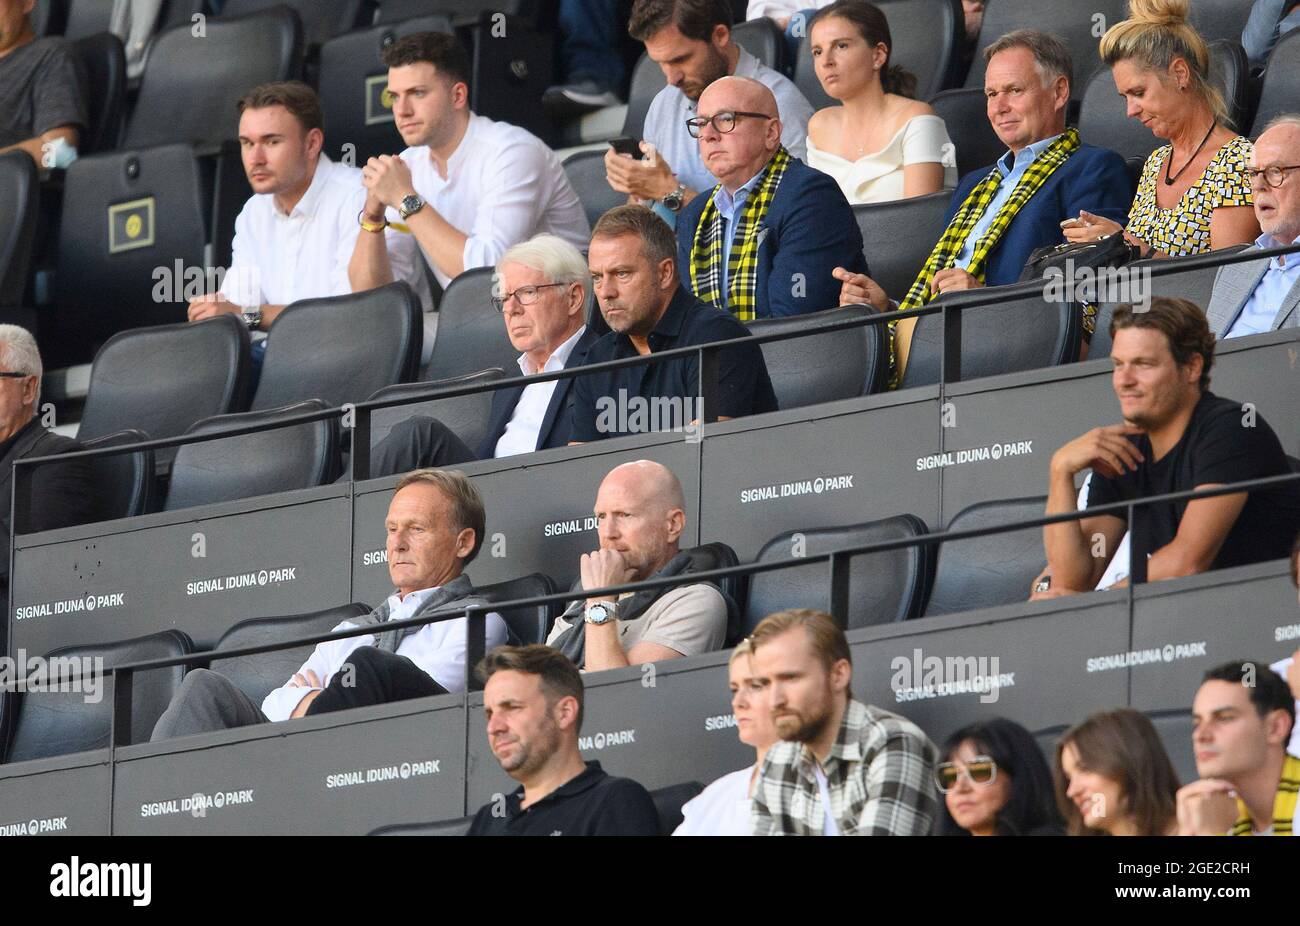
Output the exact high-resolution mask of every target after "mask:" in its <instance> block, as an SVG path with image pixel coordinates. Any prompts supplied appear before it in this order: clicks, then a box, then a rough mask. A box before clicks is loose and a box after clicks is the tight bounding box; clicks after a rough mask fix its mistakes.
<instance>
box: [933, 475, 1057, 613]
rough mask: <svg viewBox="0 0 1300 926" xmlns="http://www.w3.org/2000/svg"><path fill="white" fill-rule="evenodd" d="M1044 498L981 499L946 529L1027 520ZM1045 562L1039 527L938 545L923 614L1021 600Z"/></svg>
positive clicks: (1039, 508)
mask: <svg viewBox="0 0 1300 926" xmlns="http://www.w3.org/2000/svg"><path fill="white" fill-rule="evenodd" d="M1046 504H1047V497H1046V496H1037V497H1034V498H1017V499H1009V500H1007V501H995V502H980V503H978V504H975V505H971V506H970V507H968V508H964V509H963V510H961V511H959V512H958V513H957V515H956V516H955V517H954V518H953V519H952V520H951V521H949V522H948V526H947V528H945V529H946V530H950V531H962V530H972V529H980V528H986V527H994V526H997V525H999V524H1012V523H1014V522H1016V521H1027V520H1029V519H1030V518H1038V517H1042V515H1043V510H1044V508H1045V506H1046ZM1045 562H1047V560H1046V554H1045V553H1044V552H1043V529H1042V528H1041V527H1029V528H1025V529H1023V530H1018V531H1009V532H1007V533H1003V534H989V535H988V536H984V537H975V538H973V539H970V540H953V541H950V542H948V543H945V544H943V545H942V546H940V548H939V564H938V567H937V568H936V570H935V575H934V587H933V588H932V589H931V590H930V600H929V603H928V604H927V605H926V608H925V616H926V617H933V616H935V615H936V614H954V613H956V612H958V611H974V610H976V609H977V608H992V607H996V606H998V605H1004V604H1013V603H1015V602H1017V601H1024V600H1025V599H1027V598H1028V597H1029V585H1030V583H1031V582H1032V581H1033V580H1034V577H1035V576H1037V575H1038V573H1039V571H1041V570H1042V568H1043V564H1044V563H1045Z"/></svg>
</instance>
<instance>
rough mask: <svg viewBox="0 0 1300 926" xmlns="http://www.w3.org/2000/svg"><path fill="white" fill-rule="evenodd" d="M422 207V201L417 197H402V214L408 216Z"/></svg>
mask: <svg viewBox="0 0 1300 926" xmlns="http://www.w3.org/2000/svg"><path fill="white" fill-rule="evenodd" d="M423 205H424V200H422V199H421V198H420V197H419V196H416V195H411V196H404V197H402V212H403V213H404V214H408V215H409V214H410V213H412V212H415V211H416V210H417V209H419V208H420V207H421V206H423Z"/></svg>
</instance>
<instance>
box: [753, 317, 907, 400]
mask: <svg viewBox="0 0 1300 926" xmlns="http://www.w3.org/2000/svg"><path fill="white" fill-rule="evenodd" d="M873 314H875V309H873V308H871V307H870V306H861V305H847V306H844V307H843V308H838V309H827V310H825V311H823V312H813V313H811V314H808V315H795V316H790V317H786V318H764V319H759V320H757V321H753V322H750V323H749V330H750V331H752V332H753V333H754V334H770V333H772V332H776V331H803V330H806V329H809V328H814V327H817V326H818V325H820V324H827V323H832V322H838V321H844V320H847V319H850V318H864V317H868V316H870V315H873ZM762 348H763V359H764V361H766V363H767V370H768V373H769V374H770V375H771V377H772V388H773V389H774V390H775V391H776V401H777V405H778V407H780V408H783V409H788V408H803V407H804V406H808V405H818V404H820V403H822V402H833V401H834V400H836V399H848V398H853V397H854V396H860V395H870V394H872V393H874V392H877V391H879V390H880V389H881V388H883V387H884V384H885V381H886V379H887V377H888V367H889V357H888V354H887V353H886V344H885V337H884V333H883V326H881V325H862V326H860V327H858V328H849V329H847V330H839V331H830V332H827V333H826V334H820V335H809V336H808V337H803V338H790V339H788V340H785V341H769V342H767V343H765V344H763V345H762Z"/></svg>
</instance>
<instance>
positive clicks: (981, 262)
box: [889, 128, 1079, 385]
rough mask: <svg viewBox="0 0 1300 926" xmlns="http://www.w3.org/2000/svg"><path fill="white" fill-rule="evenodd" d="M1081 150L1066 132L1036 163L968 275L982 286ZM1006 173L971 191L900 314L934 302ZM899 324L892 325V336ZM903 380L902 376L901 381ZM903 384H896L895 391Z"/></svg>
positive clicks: (979, 245)
mask: <svg viewBox="0 0 1300 926" xmlns="http://www.w3.org/2000/svg"><path fill="white" fill-rule="evenodd" d="M1078 150H1079V132H1078V130H1077V129H1072V128H1071V129H1066V130H1065V133H1064V134H1063V135H1062V136H1061V137H1060V138H1058V139H1057V140H1056V141H1054V142H1052V143H1051V144H1050V145H1048V146H1047V150H1045V151H1044V152H1043V153H1042V154H1040V155H1039V156H1038V157H1036V158H1034V160H1033V163H1031V164H1030V165H1029V167H1028V168H1027V169H1026V170H1025V172H1024V174H1022V175H1021V177H1020V180H1019V182H1018V183H1016V188H1015V189H1014V190H1012V191H1011V195H1010V196H1009V197H1007V201H1006V202H1004V203H1003V204H1002V208H1000V209H999V210H998V214H997V215H995V216H994V217H993V222H992V224H990V225H989V227H988V230H987V231H985V232H984V234H983V235H981V236H980V239H979V241H977V242H975V251H974V253H973V254H972V255H971V260H970V264H968V265H967V267H966V268H965V269H966V272H967V273H969V274H970V275H971V276H973V277H975V278H976V279H977V280H979V281H980V282H981V283H983V282H984V269H985V265H986V264H987V262H988V257H989V254H990V253H991V252H992V250H993V248H994V247H996V246H997V243H998V242H999V241H1001V240H1002V236H1003V234H1005V233H1006V230H1007V229H1008V228H1010V227H1011V222H1012V220H1014V219H1015V217H1016V215H1018V214H1019V212H1020V210H1021V209H1023V208H1024V206H1025V203H1027V202H1029V200H1030V198H1031V197H1032V196H1033V195H1034V194H1035V193H1037V192H1038V191H1039V190H1040V189H1041V188H1042V186H1043V184H1044V183H1046V182H1047V179H1048V178H1049V177H1051V176H1052V174H1054V173H1055V172H1056V169H1057V168H1058V167H1060V166H1061V165H1062V164H1064V163H1065V162H1066V159H1068V158H1069V157H1070V155H1072V154H1074V152H1076V151H1078ZM1003 179H1004V178H1003V176H1002V171H1000V170H998V168H997V165H994V166H993V169H992V170H991V171H989V174H988V176H987V177H985V178H984V179H983V180H981V181H980V182H979V183H977V184H976V185H975V189H973V190H971V191H970V195H968V196H967V197H966V200H965V201H964V202H963V203H962V204H961V208H959V209H958V210H957V213H956V215H954V216H953V217H952V221H951V222H949V223H948V227H947V228H946V229H944V232H943V234H942V235H941V236H940V237H939V243H938V244H936V245H935V246H934V250H933V251H931V252H930V257H929V258H928V259H927V260H926V262H925V266H924V267H923V268H922V269H921V272H920V273H919V274H918V275H917V277H916V280H915V282H913V283H912V288H911V289H909V290H908V291H907V296H906V297H904V298H903V300H902V301H901V302H900V303H899V305H898V307H899V309H900V310H906V309H916V308H920V307H921V306H923V305H925V304H926V303H927V302H929V301H930V300H931V299H933V298H934V295H933V293H932V292H931V291H930V283H931V282H932V281H933V280H934V277H935V274H937V273H938V272H939V271H940V270H947V269H948V268H949V267H952V266H953V265H954V264H955V263H956V261H957V255H959V254H960V253H961V252H962V248H964V247H965V245H966V239H967V238H969V237H970V234H971V232H972V231H973V230H974V228H975V226H976V224H978V222H979V220H980V218H981V217H982V216H983V215H984V210H986V209H987V208H988V207H989V203H991V202H993V198H994V197H995V196H996V195H997V192H998V187H1000V186H1001V185H1002V180H1003ZM897 324H898V323H897V322H891V323H890V326H889V327H890V333H891V335H892V334H893V329H894V327H895V326H896V325H897ZM894 356H895V353H894V338H893V337H892V336H891V338H890V365H891V366H892V367H895V368H896V367H897V364H896V363H895V362H894ZM895 380H897V375H896V376H895ZM896 384H897V383H896V382H895V383H894V385H896Z"/></svg>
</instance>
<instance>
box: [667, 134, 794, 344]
mask: <svg viewBox="0 0 1300 926" xmlns="http://www.w3.org/2000/svg"><path fill="white" fill-rule="evenodd" d="M789 163H790V155H789V154H788V153H787V152H786V150H785V148H784V147H780V148H777V150H776V154H775V155H773V156H772V160H770V161H768V163H767V167H765V168H764V175H763V178H762V179H761V180H760V181H759V182H758V185H757V187H756V188H755V189H754V191H753V192H752V193H750V195H749V199H747V200H745V205H744V206H743V207H742V208H741V210H740V217H739V219H738V220H737V222H736V228H735V231H734V235H733V240H734V242H735V244H734V245H732V243H731V242H724V241H723V236H724V231H723V229H724V227H725V225H724V223H723V220H722V213H721V212H719V211H718V207H717V204H716V203H714V201H713V197H714V196H715V195H716V194H717V191H718V187H717V186H715V187H714V188H713V189H712V190H711V191H709V193H708V194H707V195H708V197H709V200H708V202H707V203H705V205H704V211H703V212H702V213H701V214H700V221H699V224H697V225H696V226H695V237H694V239H693V240H692V242H691V268H690V269H691V290H692V291H693V292H694V293H695V295H696V296H697V297H698V298H699V299H700V300H701V301H703V302H707V303H710V304H711V305H713V306H715V307H717V308H719V309H723V310H730V312H731V314H733V315H735V316H736V317H737V318H739V319H740V320H741V321H743V322H748V321H753V320H754V319H755V318H756V317H757V316H756V315H755V305H756V302H757V293H756V292H755V290H756V281H757V278H758V244H759V241H758V236H759V232H760V231H761V230H762V229H763V227H764V226H763V221H764V219H766V218H767V210H768V209H769V208H771V206H772V200H773V198H775V196H776V188H777V186H779V185H780V183H781V178H782V177H783V176H785V169H786V166H787V165H789ZM719 186H720V184H719ZM724 246H726V248H727V257H726V261H727V298H726V299H725V300H724V299H723V298H722V261H723V256H722V255H723V248H724Z"/></svg>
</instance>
